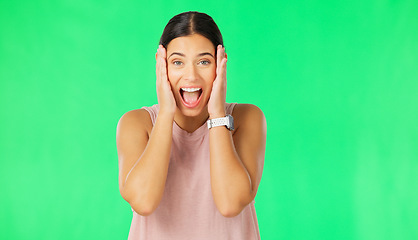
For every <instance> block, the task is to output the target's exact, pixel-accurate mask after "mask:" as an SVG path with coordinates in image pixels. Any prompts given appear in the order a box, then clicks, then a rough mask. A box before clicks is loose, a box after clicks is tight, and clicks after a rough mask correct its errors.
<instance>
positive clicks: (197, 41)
mask: <svg viewBox="0 0 418 240" xmlns="http://www.w3.org/2000/svg"><path fill="white" fill-rule="evenodd" d="M172 52H180V53H183V54H185V55H186V56H188V55H191V56H193V55H197V54H199V53H202V52H209V53H212V54H215V47H214V46H213V43H212V42H211V41H210V40H209V39H207V38H206V37H204V36H202V35H200V34H193V35H189V36H184V37H178V38H175V39H173V40H171V42H170V43H169V44H168V45H167V55H169V54H170V53H172Z"/></svg>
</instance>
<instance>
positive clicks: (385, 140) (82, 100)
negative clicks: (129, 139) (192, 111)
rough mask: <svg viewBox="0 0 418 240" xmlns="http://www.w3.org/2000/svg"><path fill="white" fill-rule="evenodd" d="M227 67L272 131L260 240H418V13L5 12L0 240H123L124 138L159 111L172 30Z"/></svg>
mask: <svg viewBox="0 0 418 240" xmlns="http://www.w3.org/2000/svg"><path fill="white" fill-rule="evenodd" d="M189 10H197V11H202V12H206V13H208V14H209V15H211V16H212V17H213V18H214V20H215V21H216V22H217V23H218V25H219V27H220V29H221V31H222V33H223V35H224V40H225V46H226V50H227V52H228V95H227V101H228V102H239V103H253V104H256V105H257V106H259V107H260V108H261V109H262V110H263V111H264V113H265V116H266V119H267V124H268V136H267V149H266V157H265V165H264V173H263V178H262V181H261V185H260V188H259V192H258V195H257V197H256V210H257V215H258V220H259V225H260V233H261V237H262V239H365V240H373V239H408V240H409V239H411V240H412V239H418V227H417V226H418V225H417V221H418V190H417V187H418V176H417V174H418V124H417V122H418V94H417V92H418V70H417V69H418V67H417V65H418V3H417V2H416V1H414V0H404V1H396V0H374V1H365V0H352V1H319V0H317V1H239V2H229V1H228V2H223V1H157V0H155V1H133V0H122V1H116V0H115V1H103V0H102V1H99V0H96V1H91V0H57V1H53V0H51V1H45V0H38V1H7V0H0V104H1V105H0V106H1V110H0V114H1V115H0V128H1V129H0V130H1V133H0V134H1V135H0V143H1V148H0V184H1V185H0V189H1V195H0V211H1V212H0V239H126V238H127V235H128V231H129V227H130V221H131V218H132V211H131V209H130V207H129V204H128V203H126V202H125V201H124V200H123V199H122V197H121V196H120V194H119V190H118V159H117V152H116V144H115V131H116V125H117V122H118V120H119V118H120V117H121V116H122V114H123V113H125V112H127V111H129V110H132V109H136V108H140V107H142V106H149V105H152V104H155V103H157V99H156V93H155V59H154V57H155V53H156V50H157V46H158V40H159V37H160V35H161V33H162V30H163V28H164V26H165V24H166V23H167V22H168V20H169V19H170V18H171V17H172V16H174V15H175V14H178V13H180V12H183V11H189Z"/></svg>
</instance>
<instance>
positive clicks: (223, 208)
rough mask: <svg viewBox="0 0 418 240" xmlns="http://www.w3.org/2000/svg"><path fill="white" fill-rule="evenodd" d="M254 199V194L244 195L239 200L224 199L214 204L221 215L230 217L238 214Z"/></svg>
mask: <svg viewBox="0 0 418 240" xmlns="http://www.w3.org/2000/svg"><path fill="white" fill-rule="evenodd" d="M253 199H254V196H253V195H251V196H246V197H245V198H244V199H241V200H239V201H226V202H223V203H222V204H221V203H219V204H216V206H217V208H218V210H219V212H220V213H221V214H222V216H224V217H227V218H232V217H236V216H238V215H239V214H240V213H241V212H242V210H243V209H244V208H245V207H246V206H248V204H250V203H251V202H252V201H253Z"/></svg>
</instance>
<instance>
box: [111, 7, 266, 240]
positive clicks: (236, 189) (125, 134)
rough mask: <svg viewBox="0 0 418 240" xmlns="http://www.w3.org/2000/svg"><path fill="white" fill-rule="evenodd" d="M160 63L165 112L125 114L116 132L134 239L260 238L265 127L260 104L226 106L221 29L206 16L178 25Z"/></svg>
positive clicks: (163, 44)
mask: <svg viewBox="0 0 418 240" xmlns="http://www.w3.org/2000/svg"><path fill="white" fill-rule="evenodd" d="M156 61H157V63H156V74H157V77H156V78H157V82H156V85H157V97H158V104H157V105H154V106H152V107H143V108H141V109H137V110H132V111H129V112H127V113H125V114H124V115H123V116H122V117H121V119H120V120H119V123H118V127H117V149H118V156H119V188H120V193H121V195H122V197H123V198H124V199H125V200H126V201H127V202H128V203H129V204H130V205H131V207H132V210H133V219H132V224H131V229H130V233H129V239H147V240H148V239H240V240H242V239H259V238H260V235H259V229H258V223H257V217H256V215H255V209H254V197H255V196H256V193H257V189H258V185H259V183H260V180H261V174H262V170H263V164H264V151H265V141H266V123H265V118H264V115H263V113H262V111H261V110H260V109H259V108H257V107H256V106H254V105H250V104H229V103H225V97H226V62H227V54H226V53H225V48H224V47H223V40H222V35H221V33H220V31H219V29H218V27H217V25H216V24H215V22H214V21H213V19H212V18H211V17H210V16H208V15H206V14H204V13H199V12H185V13H181V14H179V15H177V16H175V17H173V18H172V19H171V20H170V21H169V22H168V24H167V26H166V27H165V29H164V32H163V34H162V36H161V39H160V46H159V48H158V50H157V53H156ZM231 115H232V116H231ZM232 123H233V124H232ZM233 125H235V126H233ZM209 128H210V129H209Z"/></svg>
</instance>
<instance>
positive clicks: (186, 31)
mask: <svg viewBox="0 0 418 240" xmlns="http://www.w3.org/2000/svg"><path fill="white" fill-rule="evenodd" d="M192 34H200V35H202V36H204V37H206V38H207V39H209V40H210V41H211V42H212V43H213V46H214V47H215V49H216V48H217V46H218V45H219V44H221V45H222V46H223V45H224V43H223V39H222V34H221V32H220V31H219V28H218V26H217V25H216V23H215V21H213V19H212V18H211V17H210V16H209V15H207V14H205V13H200V12H184V13H180V14H178V15H176V16H174V17H173V18H171V19H170V21H169V22H168V23H167V25H166V26H165V28H164V31H163V34H162V35H161V38H160V44H161V45H163V46H164V48H167V45H168V44H169V43H170V42H171V40H173V39H175V38H178V37H184V36H188V35H192Z"/></svg>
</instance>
